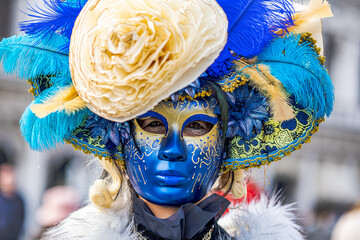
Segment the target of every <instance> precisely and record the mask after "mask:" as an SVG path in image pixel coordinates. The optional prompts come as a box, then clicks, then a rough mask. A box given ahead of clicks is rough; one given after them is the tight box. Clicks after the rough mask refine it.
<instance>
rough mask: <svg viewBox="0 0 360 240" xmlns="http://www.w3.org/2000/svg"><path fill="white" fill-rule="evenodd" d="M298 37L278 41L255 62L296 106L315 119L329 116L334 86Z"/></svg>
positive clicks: (310, 49) (307, 47)
mask: <svg viewBox="0 0 360 240" xmlns="http://www.w3.org/2000/svg"><path fill="white" fill-rule="evenodd" d="M300 37H301V35H292V34H289V35H287V36H285V37H282V38H280V37H279V38H277V39H276V40H275V41H274V42H272V43H271V45H270V46H269V47H268V48H266V49H265V50H264V51H263V52H262V53H261V54H259V55H258V62H259V63H263V64H266V65H268V66H269V67H270V69H271V74H272V75H273V76H275V77H276V78H277V79H279V80H280V81H281V82H282V84H283V85H284V87H285V89H286V90H287V91H288V92H289V93H290V94H291V95H293V96H294V97H295V101H296V103H298V104H300V105H301V106H302V107H304V108H307V109H309V110H311V111H312V112H313V113H314V115H315V117H316V118H317V119H318V118H322V117H324V116H325V114H326V115H327V116H329V115H330V113H331V112H332V109H333V105H334V87H333V84H332V82H331V79H330V76H329V74H328V72H327V70H326V69H325V68H324V67H323V66H322V64H321V63H320V61H319V59H318V57H319V55H318V54H317V52H316V51H315V50H314V49H313V47H312V46H311V45H310V43H308V42H303V43H301V44H300V43H299V41H300Z"/></svg>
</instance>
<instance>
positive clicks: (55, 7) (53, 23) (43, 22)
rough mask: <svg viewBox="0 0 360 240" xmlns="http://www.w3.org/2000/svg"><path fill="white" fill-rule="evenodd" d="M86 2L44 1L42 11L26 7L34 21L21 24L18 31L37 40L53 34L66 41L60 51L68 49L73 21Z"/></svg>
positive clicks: (72, 0)
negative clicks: (62, 37) (64, 38)
mask: <svg viewBox="0 0 360 240" xmlns="http://www.w3.org/2000/svg"><path fill="white" fill-rule="evenodd" d="M86 2H87V0H65V1H64V0H44V6H45V8H44V9H41V8H39V7H38V6H36V7H32V6H30V5H28V7H27V9H28V11H29V13H27V15H28V16H29V17H32V18H34V19H33V20H29V21H24V22H21V23H20V24H19V26H20V30H21V31H23V32H25V33H26V34H28V35H30V36H32V37H34V38H36V39H38V40H39V39H41V38H43V37H44V36H45V37H49V36H50V37H51V36H52V35H54V34H55V33H56V34H58V35H61V36H64V37H66V38H67V40H68V41H66V43H64V44H63V45H62V46H60V49H68V47H69V43H70V37H71V33H72V29H73V27H74V23H75V20H76V18H77V16H78V15H79V13H80V11H81V9H82V8H83V7H84V5H85V3H86Z"/></svg>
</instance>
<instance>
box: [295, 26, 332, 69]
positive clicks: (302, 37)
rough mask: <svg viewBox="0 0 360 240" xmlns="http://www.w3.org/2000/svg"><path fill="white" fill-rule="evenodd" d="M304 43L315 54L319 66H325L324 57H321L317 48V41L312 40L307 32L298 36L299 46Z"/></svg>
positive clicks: (319, 49) (310, 34)
mask: <svg viewBox="0 0 360 240" xmlns="http://www.w3.org/2000/svg"><path fill="white" fill-rule="evenodd" d="M304 42H308V43H309V44H310V46H311V48H312V49H313V50H314V51H315V52H316V53H317V55H318V57H317V59H318V60H319V61H320V64H321V65H324V64H325V61H326V60H325V56H322V55H321V54H320V52H321V48H319V47H318V46H317V44H316V43H317V41H316V40H315V39H314V38H312V33H309V32H306V33H301V35H300V40H299V44H302V43H304Z"/></svg>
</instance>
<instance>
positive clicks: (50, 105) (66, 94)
mask: <svg viewBox="0 0 360 240" xmlns="http://www.w3.org/2000/svg"><path fill="white" fill-rule="evenodd" d="M85 107H86V103H85V102H84V101H83V100H82V99H81V98H80V97H79V95H78V93H77V91H76V89H75V87H74V86H70V87H66V88H64V89H62V90H60V91H59V92H58V93H57V94H55V95H54V96H52V97H50V98H49V99H47V100H46V101H44V102H43V103H39V104H32V105H31V106H30V109H31V111H32V112H33V113H34V114H35V115H36V116H37V117H38V118H44V117H46V116H47V115H49V114H50V113H53V112H57V111H63V110H64V111H65V112H66V113H67V114H69V115H70V114H73V113H76V112H77V111H79V110H81V109H84V108H85Z"/></svg>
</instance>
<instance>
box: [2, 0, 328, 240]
mask: <svg viewBox="0 0 360 240" xmlns="http://www.w3.org/2000/svg"><path fill="white" fill-rule="evenodd" d="M44 3H45V8H44V9H42V10H41V9H38V8H32V7H29V10H30V12H31V13H30V14H29V15H30V16H31V17H33V18H34V19H33V20H30V21H27V22H22V23H21V24H20V28H21V30H22V31H23V32H24V35H21V36H14V37H11V38H8V39H3V40H2V42H1V43H0V56H1V64H2V67H3V69H4V71H5V72H7V73H12V74H15V75H17V76H18V77H20V78H22V79H26V80H28V82H29V83H30V85H31V87H32V88H31V92H32V93H33V94H34V96H35V100H34V101H33V102H32V103H31V104H30V106H29V107H28V108H27V109H26V110H25V113H24V115H23V116H22V118H21V120H20V129H21V132H22V134H23V136H24V138H25V140H26V141H27V142H28V143H29V144H30V147H31V148H32V149H34V150H37V151H44V150H49V149H53V148H55V147H56V146H57V145H58V144H61V143H63V142H66V143H69V144H72V145H73V146H74V147H75V148H76V149H80V150H82V151H84V152H85V153H89V154H93V155H94V156H96V157H98V158H99V160H100V163H101V165H102V166H103V168H104V174H103V176H102V177H101V179H99V180H97V181H96V182H95V183H94V185H93V186H92V188H91V189H90V200H91V203H90V204H89V205H87V206H85V207H84V208H82V209H80V210H78V211H76V212H75V213H73V214H72V215H71V216H70V217H69V218H67V219H66V220H64V221H63V222H62V223H60V224H59V225H58V226H56V227H55V228H53V229H51V230H50V231H48V232H47V233H45V235H44V236H43V238H44V239H77V238H81V239H230V238H232V239H303V236H302V234H301V229H300V227H299V226H298V225H297V224H296V223H295V220H296V219H295V217H294V216H293V215H292V213H291V212H290V210H291V207H290V206H280V205H279V203H277V202H276V201H275V200H266V199H265V198H262V199H261V200H260V201H259V202H258V203H250V204H249V205H243V206H241V207H240V208H236V209H230V213H229V214H227V215H226V216H225V218H226V219H221V220H220V221H219V222H218V220H219V219H220V217H221V215H222V213H223V212H224V211H225V210H226V209H227V207H228V205H229V202H228V201H227V200H226V199H225V198H223V196H219V195H217V194H212V192H213V191H215V190H219V189H222V190H223V191H225V193H229V192H230V193H232V195H233V196H235V197H242V196H243V194H244V189H245V186H244V173H243V169H248V168H251V167H258V166H261V165H264V164H270V163H271V162H273V161H276V160H279V159H281V158H282V157H284V156H286V155H289V154H290V153H291V152H292V151H294V150H296V149H299V148H300V147H301V145H302V144H303V143H305V142H308V141H309V140H310V137H311V135H312V134H313V133H315V132H316V131H317V130H318V127H319V124H320V123H321V122H322V121H323V120H324V117H325V116H326V115H327V116H329V114H330V113H331V111H332V108H333V101H334V96H333V86H332V83H331V80H330V78H329V76H328V73H327V70H326V69H325V68H324V66H323V64H324V58H323V57H322V55H321V54H322V52H321V51H322V46H321V44H322V38H321V18H324V17H328V16H331V10H330V7H329V4H328V3H327V2H326V1H324V2H322V1H321V0H312V1H310V2H309V4H308V6H301V5H299V6H298V5H295V4H293V3H292V2H290V1H289V0H235V1H229V0H218V1H215V0H88V1H86V0H49V1H44ZM295 9H296V10H295ZM312 34H313V35H312ZM319 43H320V44H319ZM317 44H318V45H317ZM220 224H222V226H223V227H224V228H222V227H220Z"/></svg>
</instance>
